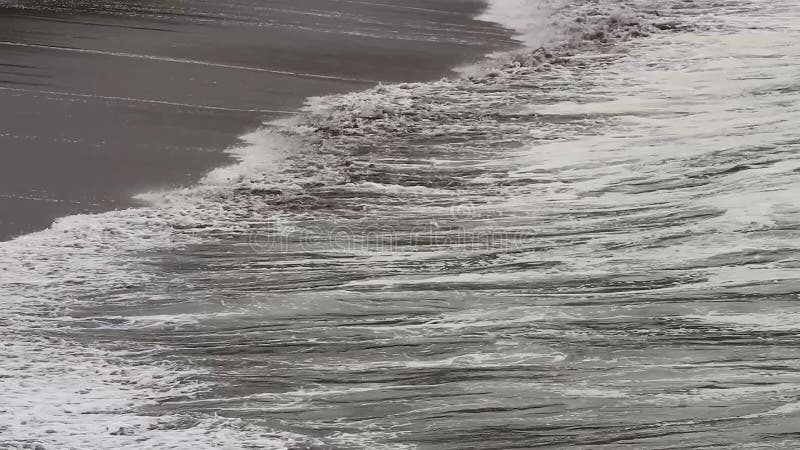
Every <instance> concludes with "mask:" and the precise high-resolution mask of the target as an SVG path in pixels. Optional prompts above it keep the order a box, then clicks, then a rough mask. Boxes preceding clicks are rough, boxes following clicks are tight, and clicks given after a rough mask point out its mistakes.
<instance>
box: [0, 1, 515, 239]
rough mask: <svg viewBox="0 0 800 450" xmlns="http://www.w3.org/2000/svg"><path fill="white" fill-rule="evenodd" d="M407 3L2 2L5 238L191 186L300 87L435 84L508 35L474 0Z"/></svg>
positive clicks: (0, 200)
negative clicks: (63, 7) (102, 7)
mask: <svg viewBox="0 0 800 450" xmlns="http://www.w3.org/2000/svg"><path fill="white" fill-rule="evenodd" d="M403 3H408V4H407V5H406V4H403V5H396V4H393V5H381V4H371V5H366V4H364V5H362V4H359V5H355V4H350V3H341V2H329V1H323V0H308V1H304V2H302V6H301V9H302V8H307V9H308V11H302V10H300V11H289V10H279V9H276V8H272V9H270V8H266V10H267V11H265V10H264V9H265V8H263V7H259V6H258V5H250V6H251V7H252V11H243V10H244V9H246V6H247V5H230V4H225V5H217V7H218V8H219V10H218V11H203V10H202V8H203V7H205V5H202V4H199V3H198V4H196V5H193V6H195V8H194V9H193V8H191V7H190V6H192V5H188V6H186V7H185V8H186V10H187V11H188V10H192V14H187V15H184V16H180V15H178V14H177V13H175V8H179V6H176V5H170V4H166V5H157V4H156V5H153V6H152V8H151V9H150V12H147V11H146V8H140V9H139V10H135V9H130V8H129V9H128V10H126V9H125V8H127V7H126V6H125V5H124V4H122V3H121V4H119V5H117V8H118V9H115V8H114V7H112V6H113V4H112V6H109V7H108V10H107V11H104V12H101V13H98V12H97V11H92V12H75V13H65V12H63V11H42V10H37V11H30V10H24V9H15V8H8V7H6V8H3V9H0V23H2V24H3V27H0V28H2V29H3V31H0V55H2V58H3V61H4V63H3V65H2V66H0V72H2V76H0V98H2V99H3V101H4V102H5V104H6V105H8V106H7V108H6V109H5V112H2V113H0V119H2V123H4V124H5V126H4V127H3V129H2V130H0V145H3V146H4V147H5V148H7V149H9V151H6V152H3V153H2V154H0V180H1V181H0V193H2V195H0V211H2V214H0V242H2V241H5V240H9V239H13V238H15V237H18V236H21V235H24V234H28V233H31V232H35V231H40V230H44V229H46V228H49V227H50V226H51V224H52V222H53V221H54V220H55V219H57V218H59V217H64V216H69V215H74V214H96V213H102V212H106V211H112V210H119V209H126V208H129V207H134V206H137V205H139V204H140V203H139V202H138V201H136V200H135V199H134V196H135V195H137V194H141V193H144V192H148V191H152V190H161V189H173V188H180V187H187V186H191V185H194V184H195V183H197V182H198V181H199V180H200V179H201V178H202V177H203V176H205V175H206V174H207V173H208V172H209V171H211V170H213V169H214V168H217V167H221V166H225V165H227V164H230V163H232V162H234V159H233V158H232V157H231V156H230V155H229V154H228V153H227V152H226V150H227V149H229V148H231V147H233V146H235V145H237V144H239V143H241V139H240V138H241V136H243V135H245V134H247V133H249V132H252V131H253V130H255V129H257V128H258V127H259V126H260V125H261V124H262V123H264V122H265V121H269V120H274V119H277V118H280V117H283V116H285V115H286V114H291V113H293V112H294V111H297V110H298V109H299V108H300V107H301V106H302V105H303V103H304V102H305V100H306V99H307V98H308V97H313V96H320V95H329V94H339V93H347V92H353V91H359V90H362V89H365V88H369V87H372V86H373V85H374V81H373V80H375V81H383V82H390V83H391V82H410V81H429V80H432V79H435V78H437V77H441V76H448V74H454V72H453V69H454V68H455V67H457V66H458V65H460V64H463V63H469V62H470V61H472V60H477V59H479V58H481V57H483V56H484V55H486V54H487V53H490V52H492V51H496V50H499V49H508V48H512V47H513V46H515V45H514V44H512V42H513V40H512V39H511V33H510V32H509V31H508V30H504V29H503V28H501V27H500V26H499V25H497V26H494V25H492V24H489V23H486V22H481V21H479V20H476V19H474V17H476V16H477V15H478V13H479V12H480V7H479V6H478V5H479V4H482V3H483V2H477V1H467V2H456V1H453V0H440V1H439V3H441V6H442V8H452V10H449V11H447V12H448V14H447V19H446V21H443V22H444V24H439V23H437V19H440V18H441V15H442V11H436V10H431V9H422V8H417V7H415V6H414V2H413V1H406V2H403ZM119 8H121V9H119ZM198 8H200V9H198ZM326 8H327V9H328V10H329V11H330V17H328V16H325V17H322V18H320V16H319V15H316V16H306V15H304V14H303V13H304V12H307V13H310V11H318V10H324V9H326ZM77 10H78V11H80V6H78V9H77ZM142 11H145V12H142ZM158 11H161V12H170V11H171V14H172V15H166V16H163V17H162V16H158V14H157V12H158ZM244 12H249V13H250V15H249V16H248V15H245V14H243V13H244ZM276 14H277V15H278V16H279V17H277V18H275V17H274V16H275V15H276ZM337 14H338V17H337ZM281 15H282V16H281ZM150 16H152V17H150ZM323 16H324V15H323ZM306 17H314V19H312V20H311V21H309V20H306ZM281 21H284V22H281ZM420 23H421V24H422V25H414V26H412V25H407V24H420ZM343 27H348V28H346V29H344V28H343ZM359 27H361V28H359ZM359 33H360V34H361V35H359ZM381 33H383V34H381ZM404 33H405V34H404ZM398 36H401V39H398V38H397V37H398ZM362 80H366V81H362Z"/></svg>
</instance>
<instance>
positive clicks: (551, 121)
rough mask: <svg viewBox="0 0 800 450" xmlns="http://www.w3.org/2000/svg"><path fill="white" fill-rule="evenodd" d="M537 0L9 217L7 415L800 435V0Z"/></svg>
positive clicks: (381, 441) (505, 8)
mask: <svg viewBox="0 0 800 450" xmlns="http://www.w3.org/2000/svg"><path fill="white" fill-rule="evenodd" d="M531 4H532V3H531V2H520V1H512V0H506V1H498V2H495V3H493V5H492V6H491V7H490V8H489V9H488V10H487V12H486V19H487V20H504V21H506V22H505V23H506V24H507V25H508V26H511V27H515V28H516V29H517V31H518V32H519V36H520V39H522V40H524V42H526V43H527V44H528V45H529V46H531V47H529V48H528V49H526V50H520V51H516V52H511V53H504V54H496V55H492V56H490V57H488V59H487V60H486V61H484V62H482V63H479V64H477V65H475V66H472V67H465V68H463V69H462V72H463V74H464V75H463V77H461V78H458V79H445V80H440V81H437V82H430V83H408V84H396V85H379V86H377V87H375V88H373V89H370V90H366V91H363V92H357V93H351V94H346V95H337V96H329V97H322V98H312V99H309V101H308V103H307V106H306V108H305V110H304V111H303V112H302V114H298V115H295V116H293V117H290V118H286V119H282V120H280V121H276V122H272V123H269V124H265V126H264V127H263V129H261V130H259V131H257V132H255V133H253V134H251V135H249V136H246V137H245V141H246V142H247V145H243V146H242V147H240V148H236V149H233V150H231V152H233V153H234V154H235V155H236V156H237V157H238V159H239V160H240V162H239V163H237V164H236V165H233V166H230V167H224V168H220V169H217V170H215V171H213V172H212V173H210V174H209V175H208V176H207V177H206V179H205V180H204V181H203V182H202V183H201V184H200V185H198V186H196V187H193V188H190V189H183V190H179V191H168V192H152V193H147V194H143V195H141V196H140V198H141V200H142V201H143V202H145V203H146V204H147V205H148V206H145V207H141V208H137V209H130V210H125V211H118V212H113V213H108V214H102V215H96V216H73V217H68V218H64V219H61V220H59V221H58V222H57V223H56V224H55V225H54V226H53V227H52V228H51V229H50V230H47V231H44V232H41V233H37V234H33V235H28V236H23V237H21V238H18V239H16V240H14V241H11V242H7V243H3V244H0V267H2V269H0V282H2V286H3V291H2V300H3V312H2V313H0V324H2V327H0V342H3V347H0V349H2V350H0V352H1V353H2V354H3V356H4V361H9V362H8V363H4V364H3V365H2V366H0V371H1V372H0V392H2V394H0V398H2V400H3V401H2V406H0V434H2V436H3V437H2V438H0V446H2V445H16V446H24V445H29V446H31V447H32V446H34V445H43V446H45V447H47V448H49V447H50V446H51V445H55V446H58V447H67V448H94V447H98V446H99V447H103V448H107V447H108V446H114V447H126V446H127V447H134V448H165V447H167V448H169V447H170V446H171V447H175V448H178V447H179V448H186V447H188V446H189V445H193V446H196V447H201V448H206V447H212V446H215V445H216V446H225V447H226V448H271V447H274V448H287V447H288V448H369V449H379V448H459V449H467V448H475V449H493V448H497V449H501V448H502V449H506V448H532V447H535V446H545V445H560V446H587V447H591V448H620V447H631V448H656V447H659V448H663V447H669V446H686V445H690V446H697V447H701V446H725V447H731V448H734V447H736V448H756V446H758V445H768V446H773V447H780V448H791V447H793V446H796V445H797V444H798V442H797V438H796V435H793V434H791V432H790V431H791V430H792V429H793V428H792V427H793V423H794V422H795V421H796V419H797V414H798V411H800V407H798V405H797V396H798V395H800V384H798V381H797V371H798V369H799V368H800V356H798V354H797V350H796V348H797V344H798V340H797V331H798V329H800V320H798V315H800V310H798V307H797V296H798V292H800V276H798V274H800V272H799V271H798V269H799V267H798V256H800V248H799V247H800V231H799V230H800V228H798V226H800V207H798V206H797V198H798V195H800V181H799V180H800V178H798V173H800V159H798V156H797V155H798V148H799V147H800V140H799V139H798V138H797V133H796V130H795V128H796V125H797V124H798V123H800V110H799V109H798V105H800V87H798V82H797V74H796V68H797V64H798V62H800V48H799V47H798V46H797V45H796V43H797V42H798V39H800V26H798V24H799V23H800V20H798V19H800V8H799V7H798V6H797V5H796V4H795V3H794V2H790V1H784V0H778V1H772V2H769V3H767V2H761V1H756V0H735V1H734V0H728V1H713V2H712V1H705V0H694V1H690V2H654V1H646V0H636V1H626V2H607V3H606V2H602V1H588V0H587V1H580V0H575V1H570V2H566V1H565V2H555V1H553V2H542V3H536V4H534V5H533V7H532V8H530V9H523V8H522V7H523V6H525V7H526V8H527V6H529V5H531ZM513 11H516V13H515V14H511V13H510V12H513ZM527 11H530V14H529V15H526V14H525V12H527ZM531 24H535V25H536V26H531ZM41 398H48V399H50V400H49V401H47V402H41V401H39V400H37V399H41ZM98 435H103V436H105V437H107V439H106V440H105V441H104V442H103V443H102V445H100V443H99V442H98V440H97V436H98Z"/></svg>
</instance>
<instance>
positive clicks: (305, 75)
mask: <svg viewBox="0 0 800 450" xmlns="http://www.w3.org/2000/svg"><path fill="white" fill-rule="evenodd" d="M0 45H6V46H10V47H24V48H38V49H44V50H58V51H64V52H75V53H86V54H90V55H107V56H118V57H122V58H134V59H145V60H150V61H163V62H172V63H179V64H195V65H199V66H208V67H219V68H223V69H235V70H249V71H253V72H263V73H271V74H275V75H286V76H291V77H302V78H315V79H321V80H338V81H350V82H356V83H365V84H376V83H377V81H376V80H365V79H361V78H348V77H337V76H333V75H319V74H314V73H305V72H291V71H287V70H277V69H267V68H264V67H252V66H241V65H237V64H222V63H214V62H209V61H201V60H197V59H184V58H171V57H169V56H155V55H142V54H139V53H124V52H109V51H105V50H91V49H86V48H75V47H61V46H56V45H42V44H26V43H23V42H11V41H0Z"/></svg>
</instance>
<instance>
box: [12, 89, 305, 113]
mask: <svg viewBox="0 0 800 450" xmlns="http://www.w3.org/2000/svg"><path fill="white" fill-rule="evenodd" d="M0 91H11V92H26V93H31V94H48V95H63V96H65V97H79V98H93V99H99V100H114V101H121V102H131V103H148V104H155V105H168V106H180V107H186V108H197V109H207V110H211V111H232V112H253V113H269V114H298V112H297V111H285V110H280V109H244V108H226V107H224V106H210V105H195V104H192V103H180V102H170V101H166V100H151V99H146V98H132V97H117V96H113V95H98V94H80V93H75V92H63V91H47V90H36V89H22V88H12V87H6V86H0Z"/></svg>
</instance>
